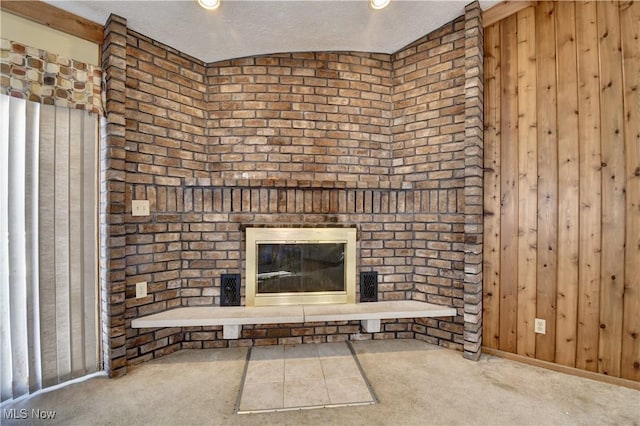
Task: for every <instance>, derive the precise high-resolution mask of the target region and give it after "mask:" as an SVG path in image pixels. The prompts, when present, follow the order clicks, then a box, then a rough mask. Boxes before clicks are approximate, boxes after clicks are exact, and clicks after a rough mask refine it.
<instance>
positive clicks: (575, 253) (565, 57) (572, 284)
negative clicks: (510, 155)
mask: <svg viewBox="0 0 640 426" xmlns="http://www.w3.org/2000/svg"><path fill="white" fill-rule="evenodd" d="M573 23H575V6H574V3H573V2H558V3H556V22H555V25H556V31H557V34H556V52H557V75H558V89H557V90H558V114H557V116H558V297H557V303H558V310H557V317H556V350H555V361H556V362H557V363H560V364H563V365H568V366H571V367H573V366H575V362H576V329H577V321H578V320H577V316H578V257H579V246H578V219H579V205H580V199H579V193H580V183H579V178H580V177H579V166H578V156H579V146H578V69H577V63H576V31H575V25H573Z"/></svg>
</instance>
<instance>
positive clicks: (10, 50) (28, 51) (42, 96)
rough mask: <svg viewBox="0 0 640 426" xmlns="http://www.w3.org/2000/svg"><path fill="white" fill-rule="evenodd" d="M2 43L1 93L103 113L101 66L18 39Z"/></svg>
mask: <svg viewBox="0 0 640 426" xmlns="http://www.w3.org/2000/svg"><path fill="white" fill-rule="evenodd" d="M0 43H1V50H0V67H1V70H0V80H1V88H2V93H4V94H6V95H9V96H13V97H17V98H22V99H28V100H30V101H32V102H38V103H42V104H46V105H56V106H61V107H67V108H71V109H82V110H87V111H89V112H92V113H96V114H100V115H104V109H103V108H102V95H101V83H102V69H101V68H99V67H97V66H95V65H90V64H86V63H84V62H80V61H75V60H73V59H67V58H65V57H62V56H59V55H56V54H55V53H49V52H47V51H46V50H41V49H36V48H33V47H29V46H25V45H23V44H21V43H18V42H15V41H10V40H6V39H0Z"/></svg>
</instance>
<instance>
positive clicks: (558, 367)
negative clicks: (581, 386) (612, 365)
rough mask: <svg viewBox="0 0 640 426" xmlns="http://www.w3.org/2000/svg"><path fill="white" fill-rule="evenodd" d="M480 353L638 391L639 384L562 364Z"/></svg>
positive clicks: (489, 350)
mask: <svg viewBox="0 0 640 426" xmlns="http://www.w3.org/2000/svg"><path fill="white" fill-rule="evenodd" d="M482 353H483V354H487V355H493V356H497V357H500V358H504V359H509V360H512V361H517V362H521V363H523V364H528V365H533V366H535V367H541V368H546V369H548V370H552V371H557V372H560V373H564V374H571V375H572V376H577V377H584V378H585V379H591V380H596V381H598V382H603V383H610V384H612V385H616V386H624V387H626V388H629V389H636V390H640V383H638V382H634V381H631V380H625V379H620V378H618V377H611V376H605V375H604V374H598V373H594V372H592V371H585V370H581V369H578V368H573V367H567V366H566V365H562V364H555V363H553V362H548V361H542V360H539V359H535V358H529V357H526V356H521V355H516V354H511V353H509V352H504V351H501V350H497V349H493V348H487V347H484V346H483V347H482Z"/></svg>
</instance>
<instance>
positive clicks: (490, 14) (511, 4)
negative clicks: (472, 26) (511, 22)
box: [482, 1, 537, 28]
mask: <svg viewBox="0 0 640 426" xmlns="http://www.w3.org/2000/svg"><path fill="white" fill-rule="evenodd" d="M536 3H537V1H503V2H502V3H498V4H497V5H495V6H493V7H492V8H491V9H488V10H485V11H484V12H482V24H483V25H484V27H485V28H487V27H489V26H491V25H493V24H495V23H496V22H500V21H502V20H503V19H505V18H508V17H509V16H512V15H515V14H516V13H518V12H520V11H521V10H523V9H526V8H527V7H529V6H532V5H535V4H536Z"/></svg>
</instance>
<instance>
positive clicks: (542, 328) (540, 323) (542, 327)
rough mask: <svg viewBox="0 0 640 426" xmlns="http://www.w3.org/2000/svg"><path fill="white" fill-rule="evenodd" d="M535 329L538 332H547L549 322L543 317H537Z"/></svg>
mask: <svg viewBox="0 0 640 426" xmlns="http://www.w3.org/2000/svg"><path fill="white" fill-rule="evenodd" d="M534 331H535V332H536V333H538V334H547V322H546V321H545V320H543V319H540V318H536V322H535V326H534Z"/></svg>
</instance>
